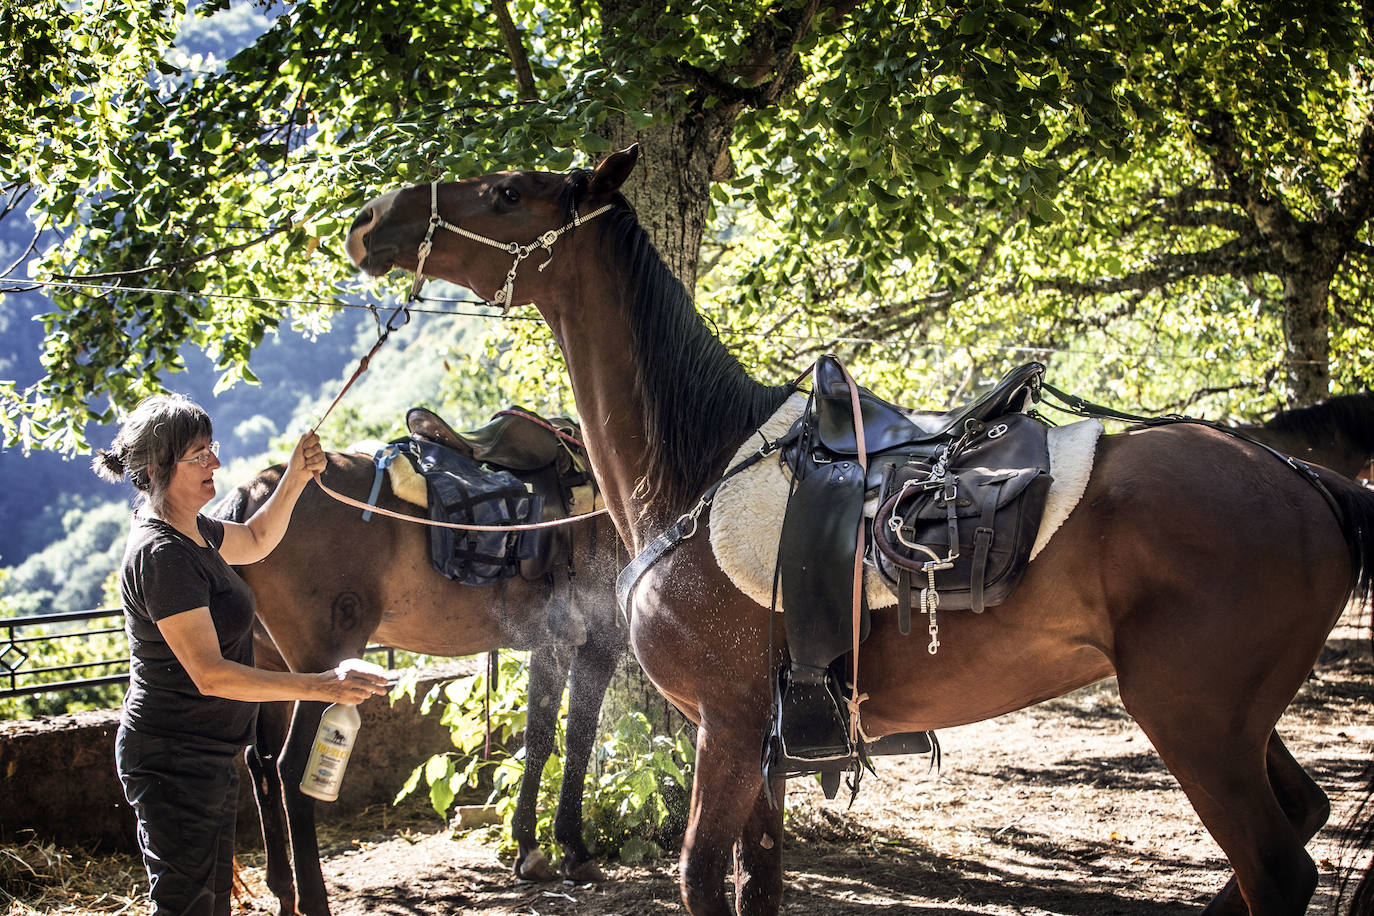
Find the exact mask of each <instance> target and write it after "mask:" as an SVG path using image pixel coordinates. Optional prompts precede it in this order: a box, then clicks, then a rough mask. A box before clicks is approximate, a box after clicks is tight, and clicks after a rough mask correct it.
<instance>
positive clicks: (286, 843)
mask: <svg viewBox="0 0 1374 916" xmlns="http://www.w3.org/2000/svg"><path fill="white" fill-rule="evenodd" d="M291 706H292V704H290V703H263V704H262V706H261V707H260V708H259V711H258V725H257V733H256V735H255V737H254V742H253V744H252V745H251V746H250V747H249V748H248V752H247V754H245V755H244V760H245V762H246V763H247V764H248V773H249V775H250V776H252V779H253V797H254V799H255V800H256V801H257V804H258V820H259V821H260V822H261V824H262V848H263V851H264V853H265V854H266V858H267V863H266V864H267V889H268V890H269V891H271V892H272V895H273V896H274V897H276V898H277V903H278V906H279V912H280V914H281V916H294V914H295V912H296V882H295V879H294V878H293V877H292V874H291V855H290V852H291V843H290V838H289V835H288V828H287V824H286V812H285V809H284V808H283V807H282V804H283V794H282V782H281V774H280V773H278V772H277V756H278V755H279V754H280V753H281V749H282V745H283V744H285V743H286V731H287V725H288V722H289V720H290V716H291Z"/></svg>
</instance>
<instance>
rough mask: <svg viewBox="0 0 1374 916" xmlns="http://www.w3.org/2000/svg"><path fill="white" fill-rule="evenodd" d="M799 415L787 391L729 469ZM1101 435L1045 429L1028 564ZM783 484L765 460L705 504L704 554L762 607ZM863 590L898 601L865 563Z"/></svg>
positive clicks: (885, 602) (1080, 486) (1083, 475)
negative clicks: (1042, 494)
mask: <svg viewBox="0 0 1374 916" xmlns="http://www.w3.org/2000/svg"><path fill="white" fill-rule="evenodd" d="M805 410H806V395H804V394H801V393H797V394H793V395H792V396H791V397H790V398H788V399H787V401H785V402H784V403H783V405H782V406H781V407H779V408H778V410H777V412H776V413H774V414H773V416H772V417H770V418H769V419H768V421H767V422H766V423H764V424H763V426H762V427H760V428H759V432H758V434H756V435H754V436H751V437H750V438H749V439H748V440H746V441H745V442H744V444H743V445H741V446H740V447H739V450H738V451H737V452H736V453H735V456H734V458H733V459H731V461H730V467H734V466H735V465H736V464H738V463H739V462H741V461H743V460H744V459H745V458H747V457H749V456H750V455H752V454H754V453H755V452H756V451H758V448H759V446H760V445H762V444H763V442H764V440H765V439H766V440H767V441H769V442H771V441H773V440H774V439H777V438H778V437H779V436H781V435H783V434H784V433H786V432H787V431H788V430H789V429H791V427H792V424H793V423H795V422H796V420H797V418H798V417H800V416H801V415H802V412H803V411H805ZM1101 435H1102V424H1101V423H1099V422H1098V421H1097V420H1083V421H1081V422H1078V423H1073V424H1070V425H1068V426H1056V427H1054V428H1053V429H1051V430H1050V432H1049V452H1050V473H1051V474H1052V475H1053V477H1054V482H1053V483H1052V484H1051V485H1050V491H1049V494H1048V496H1047V497H1046V501H1045V513H1044V515H1043V517H1042V518H1041V521H1040V531H1039V533H1038V534H1037V536H1036V539H1035V545H1034V546H1033V547H1032V548H1031V554H1030V557H1031V559H1032V560H1034V559H1035V557H1036V555H1038V554H1039V553H1040V551H1041V550H1043V549H1044V547H1045V545H1046V544H1047V543H1049V540H1050V537H1051V536H1052V535H1053V534H1054V532H1055V531H1057V530H1058V529H1059V526H1060V525H1062V524H1063V523H1064V520H1065V519H1066V518H1068V517H1069V513H1070V512H1072V511H1073V507H1074V506H1075V505H1077V504H1078V500H1079V499H1080V498H1081V497H1082V496H1083V490H1084V489H1085V488H1086V487H1087V485H1088V475H1089V474H1090V473H1091V472H1092V464H1093V455H1094V453H1095V452H1096V451H1097V440H1098V437H1099V436H1101ZM790 479H791V475H790V473H789V471H788V469H787V468H786V466H785V465H784V464H783V463H782V461H781V460H780V459H779V458H778V457H770V458H766V459H764V460H763V461H760V462H758V463H757V464H755V465H754V466H753V467H751V468H749V469H747V470H745V471H742V472H740V473H739V474H736V475H735V476H734V477H732V478H730V479H729V480H728V481H726V482H725V483H723V484H722V485H721V487H720V489H719V490H717V491H716V498H715V501H714V502H713V503H712V504H711V549H712V550H713V551H714V552H715V555H716V562H717V563H718V564H720V568H721V569H722V570H723V571H724V572H725V574H726V575H727V576H729V577H730V581H732V582H734V583H735V586H736V587H737V588H738V589H739V590H740V591H742V592H744V594H746V595H748V596H749V597H750V598H752V599H753V600H754V601H757V602H758V603H759V604H761V605H763V606H764V607H768V606H770V605H771V604H772V603H773V569H774V567H775V566H776V565H777V561H778V538H779V537H780V536H781V534H782V519H783V515H784V514H785V513H786V511H787V491H788V485H789V482H790ZM876 502H877V500H876V499H872V500H869V502H868V503H867V504H865V506H864V515H865V516H866V517H867V518H869V519H870V520H871V519H872V518H873V514H874V513H875V512H876V511H877V506H876V505H875V504H876ZM864 589H865V591H866V592H867V595H868V604H869V607H874V608H883V607H891V606H893V605H895V604H896V603H897V598H896V596H894V595H893V594H892V592H891V591H889V590H888V588H887V585H886V584H885V583H884V580H883V577H882V574H881V573H879V572H878V570H877V569H875V568H874V567H873V566H871V565H869V564H867V563H865V565H864ZM781 610H782V608H779V611H781Z"/></svg>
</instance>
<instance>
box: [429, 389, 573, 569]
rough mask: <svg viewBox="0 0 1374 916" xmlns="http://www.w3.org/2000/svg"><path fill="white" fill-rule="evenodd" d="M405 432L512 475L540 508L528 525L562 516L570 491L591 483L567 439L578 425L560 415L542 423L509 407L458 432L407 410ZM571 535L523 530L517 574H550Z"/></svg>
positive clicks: (560, 530) (559, 531)
mask: <svg viewBox="0 0 1374 916" xmlns="http://www.w3.org/2000/svg"><path fill="white" fill-rule="evenodd" d="M406 428H407V429H408V430H409V431H410V436H411V438H412V439H416V440H420V441H423V442H427V443H434V444H437V445H440V446H443V447H445V448H448V449H450V450H452V451H454V452H456V453H457V454H459V455H462V456H463V457H465V458H467V459H470V460H471V461H473V462H475V463H477V464H480V465H484V466H487V467H490V468H492V469H493V470H494V471H497V472H509V473H510V474H512V475H514V476H515V478H517V479H518V480H519V481H520V482H521V483H522V484H523V485H524V486H525V487H526V488H527V489H528V490H529V492H530V494H531V495H532V496H533V497H534V499H535V502H536V504H537V505H538V506H540V507H541V508H540V518H538V519H530V521H548V520H551V519H556V518H566V517H567V515H568V511H569V505H570V502H571V499H572V491H573V490H574V489H575V488H578V487H583V486H587V485H589V484H590V483H591V481H592V477H591V470H590V466H589V464H588V463H587V460H586V456H585V455H584V454H582V453H581V451H580V450H578V449H575V448H574V447H573V446H572V443H571V442H570V441H569V437H570V438H571V439H572V440H576V438H577V434H578V427H577V424H576V423H574V422H573V421H572V420H569V419H566V418H563V417H556V418H554V419H552V420H545V419H543V418H542V417H539V416H537V415H536V414H534V413H531V412H530V411H527V410H524V409H522V408H519V407H512V408H510V409H508V410H503V411H501V412H500V413H498V414H497V415H496V416H495V417H493V418H492V419H491V421H490V422H488V423H487V424H485V425H484V426H481V427H478V428H477V429H474V430H469V431H466V432H458V431H457V430H455V429H454V428H453V427H452V426H450V425H449V424H448V423H447V422H446V421H445V420H444V419H443V418H442V417H440V416H439V415H438V414H436V413H435V412H434V411H432V410H430V409H429V408H426V407H412V408H411V409H410V410H408V411H407V412H406ZM436 530H437V529H436ZM571 537H572V535H571V533H570V531H569V529H568V528H567V526H558V527H554V528H544V529H539V530H534V531H526V532H524V534H523V538H524V544H523V545H522V547H521V554H522V559H521V560H520V563H519V573H520V575H521V576H522V577H524V578H526V579H537V578H539V577H541V576H543V575H545V574H546V573H548V572H550V571H551V570H552V569H553V567H554V565H555V563H556V562H558V561H560V560H562V559H565V558H566V557H568V556H569V552H570V546H571Z"/></svg>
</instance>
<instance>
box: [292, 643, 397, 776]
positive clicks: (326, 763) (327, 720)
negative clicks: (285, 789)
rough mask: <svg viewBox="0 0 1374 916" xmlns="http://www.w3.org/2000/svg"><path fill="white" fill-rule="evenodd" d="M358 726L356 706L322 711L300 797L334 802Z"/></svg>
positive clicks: (360, 665) (361, 664) (356, 664)
mask: <svg viewBox="0 0 1374 916" xmlns="http://www.w3.org/2000/svg"><path fill="white" fill-rule="evenodd" d="M344 664H345V665H349V666H350V667H352V668H354V669H357V670H368V671H373V672H375V673H376V674H379V675H380V674H385V673H386V672H385V669H383V668H382V667H381V666H379V665H374V664H372V663H371V662H365V661H361V660H359V659H349V660H348V661H347V662H344ZM341 667H342V666H341ZM360 725H362V717H361V716H359V715H358V707H356V706H350V705H349V704H347V703H333V704H331V705H330V706H328V707H327V708H326V709H325V711H324V714H323V715H321V716H320V727H319V729H318V730H316V732H315V744H314V746H313V747H312V748H311V749H310V760H309V761H308V762H307V763H306V766H305V775H304V776H302V777H301V791H302V792H303V793H305V794H306V795H309V796H311V797H312V798H318V799H319V800H320V801H334V800H335V799H336V798H338V797H339V786H340V785H341V784H342V783H343V776H344V769H345V768H346V767H347V766H348V756H349V754H351V753H352V752H353V742H354V741H355V740H357V737H358V728H359V726H360Z"/></svg>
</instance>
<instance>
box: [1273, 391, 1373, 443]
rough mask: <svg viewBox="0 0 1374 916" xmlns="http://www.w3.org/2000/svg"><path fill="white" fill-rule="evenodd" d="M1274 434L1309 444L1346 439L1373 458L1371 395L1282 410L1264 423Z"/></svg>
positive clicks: (1337, 398)
mask: <svg viewBox="0 0 1374 916" xmlns="http://www.w3.org/2000/svg"><path fill="white" fill-rule="evenodd" d="M1264 428H1265V429H1268V430H1272V431H1273V432H1276V433H1283V434H1287V435H1293V436H1298V437H1300V438H1302V439H1306V440H1309V441H1314V442H1318V441H1339V440H1340V439H1341V438H1346V439H1348V440H1349V441H1350V443H1351V444H1352V445H1353V446H1355V447H1356V448H1359V449H1362V450H1363V451H1364V452H1365V454H1367V455H1374V393H1371V392H1368V391H1365V392H1360V393H1358V394H1341V395H1336V396H1335V397H1331V398H1326V399H1325V400H1321V401H1318V402H1317V403H1315V404H1312V405H1310V406H1307V407H1294V408H1293V409H1291V410H1281V411H1279V412H1278V413H1276V414H1274V416H1272V417H1270V418H1269V419H1268V420H1266V421H1265V422H1264Z"/></svg>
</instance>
